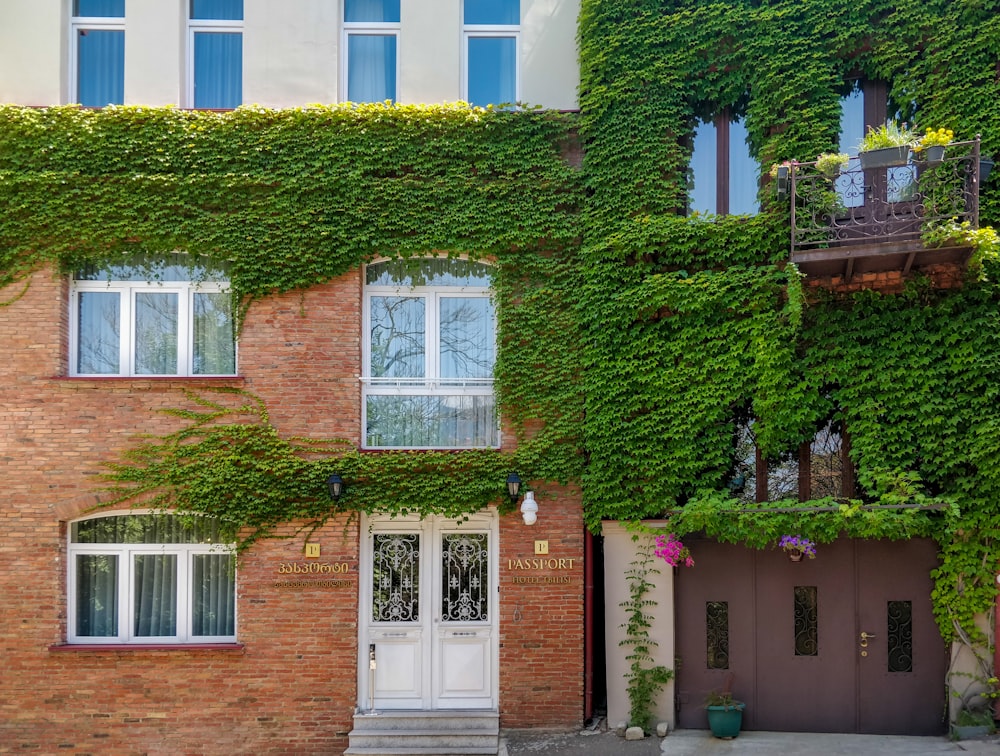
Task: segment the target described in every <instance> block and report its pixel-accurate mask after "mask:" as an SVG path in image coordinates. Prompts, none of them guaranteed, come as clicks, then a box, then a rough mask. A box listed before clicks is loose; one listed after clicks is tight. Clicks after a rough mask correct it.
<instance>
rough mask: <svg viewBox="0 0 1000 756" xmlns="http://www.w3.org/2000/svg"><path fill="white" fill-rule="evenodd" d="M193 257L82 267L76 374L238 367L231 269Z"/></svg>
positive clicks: (75, 308)
mask: <svg viewBox="0 0 1000 756" xmlns="http://www.w3.org/2000/svg"><path fill="white" fill-rule="evenodd" d="M185 257H186V256H185V255H179V254H178V255H173V256H171V257H170V258H169V259H167V260H158V261H156V262H153V263H144V264H136V265H131V266H126V265H120V266H114V267H110V268H105V269H96V268H87V269H83V270H80V271H78V272H77V274H76V276H75V277H74V280H73V286H72V293H71V296H70V307H71V313H70V314H71V317H70V350H71V351H70V355H71V356H70V363H71V366H70V371H71V373H72V374H73V375H125V376H136V375H233V374H234V373H235V372H236V348H235V336H234V334H235V331H234V327H233V301H232V295H231V294H230V292H229V284H228V283H227V281H226V274H225V271H223V270H221V269H219V268H207V267H191V263H190V261H186V260H184V259H183V258H185ZM185 263H187V264H185Z"/></svg>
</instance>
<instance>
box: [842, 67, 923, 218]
mask: <svg viewBox="0 0 1000 756" xmlns="http://www.w3.org/2000/svg"><path fill="white" fill-rule="evenodd" d="M891 110H892V108H891V107H890V105H889V96H888V87H887V86H886V84H885V82H877V81H856V82H854V85H853V87H852V88H851V91H850V92H848V93H847V94H846V95H844V96H843V97H841V98H840V135H839V143H840V151H841V152H846V153H848V154H850V155H853V156H854V157H852V158H851V160H850V161H849V162H848V164H847V170H846V171H844V172H842V173H841V174H840V175H839V176H838V177H837V178H836V180H835V181H834V188H835V189H836V192H837V195H838V196H839V198H840V204H841V205H843V206H844V207H845V208H862V207H864V206H865V199H866V197H868V196H869V195H872V194H877V196H878V197H879V198H880V199H884V200H885V201H886V202H888V203H897V202H905V201H907V200H910V199H912V197H913V192H914V191H915V189H916V181H917V174H916V168H915V167H914V166H912V165H905V166H899V167H896V168H886V169H882V170H879V171H878V172H877V174H878V175H871V174H872V172H870V171H869V176H868V177H866V176H865V172H863V171H862V170H861V161H860V160H859V159H858V158H857V153H858V146H859V145H860V144H861V140H862V138H863V137H864V135H865V132H866V131H867V130H868V128H869V127H871V128H875V127H878V126H880V125H882V124H883V123H885V122H886V120H887V119H888V118H890V116H889V113H890V111H891Z"/></svg>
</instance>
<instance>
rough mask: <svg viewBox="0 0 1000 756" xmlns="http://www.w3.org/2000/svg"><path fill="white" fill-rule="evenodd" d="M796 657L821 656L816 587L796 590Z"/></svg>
mask: <svg viewBox="0 0 1000 756" xmlns="http://www.w3.org/2000/svg"><path fill="white" fill-rule="evenodd" d="M794 607H795V612H794V614H795V655H796V656H818V655H819V604H818V595H817V589H816V586H815V585H797V586H795V589H794Z"/></svg>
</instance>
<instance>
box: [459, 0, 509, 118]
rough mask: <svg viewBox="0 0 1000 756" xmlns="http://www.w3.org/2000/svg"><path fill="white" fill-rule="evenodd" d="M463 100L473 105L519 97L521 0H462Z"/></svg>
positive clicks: (502, 101) (497, 103)
mask: <svg viewBox="0 0 1000 756" xmlns="http://www.w3.org/2000/svg"><path fill="white" fill-rule="evenodd" d="M462 7H463V14H462V23H463V37H464V40H465V67H464V73H465V82H464V83H465V87H464V89H465V100H466V102H468V103H470V104H472V105H480V106H485V105H503V104H513V103H516V102H517V101H518V99H519V97H520V91H519V81H518V77H519V67H518V37H519V36H520V28H521V3H520V0H464V2H463V6H462Z"/></svg>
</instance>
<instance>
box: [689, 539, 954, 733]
mask: <svg viewBox="0 0 1000 756" xmlns="http://www.w3.org/2000/svg"><path fill="white" fill-rule="evenodd" d="M689 546H690V548H691V551H692V554H693V556H694V558H695V562H696V566H695V567H694V568H691V569H682V570H679V571H678V576H677V584H676V591H677V618H678V619H677V649H678V656H679V664H678V670H677V691H678V692H677V701H678V707H679V712H678V716H679V719H678V722H679V725H680V726H681V727H691V728H704V727H706V726H707V721H706V718H705V713H704V710H703V708H702V702H703V701H704V698H705V696H706V695H707V693H708V692H709V691H711V690H719V689H722V688H724V687H725V686H726V685H727V683H730V684H731V685H732V691H733V693H734V694H735V695H736V696H737V697H738V698H740V699H742V700H744V701H746V703H747V708H746V712H745V714H744V727H745V728H746V729H755V730H776V731H792V732H795V731H798V732H864V733H878V734H909V735H930V734H938V733H941V732H943V731H944V723H943V718H942V715H943V711H944V705H945V698H944V675H945V648H944V643H943V641H942V640H941V636H940V634H939V633H938V630H937V626H936V625H935V623H934V619H933V616H932V613H931V600H930V595H931V580H930V576H929V573H930V571H931V570H932V569H933V568H934V567H935V566H936V564H937V548H936V545H935V544H934V542H933V541H929V540H922V539H913V540H910V541H899V542H886V541H852V540H847V539H841V540H839V541H836V542H835V543H832V544H824V545H822V546H821V547H820V549H819V552H818V556H817V558H816V559H814V560H809V559H804V560H803V561H801V562H795V563H793V562H791V561H789V559H788V557H787V555H786V554H785V553H784V552H781V551H777V550H770V551H753V550H750V549H745V548H742V547H739V546H734V545H730V544H719V543H715V542H713V541H691V542H690V543H689Z"/></svg>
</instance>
